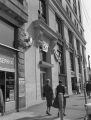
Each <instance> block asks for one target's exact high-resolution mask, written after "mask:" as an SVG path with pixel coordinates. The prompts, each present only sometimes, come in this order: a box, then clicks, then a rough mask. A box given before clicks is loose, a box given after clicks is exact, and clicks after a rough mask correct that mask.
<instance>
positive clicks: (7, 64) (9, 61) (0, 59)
mask: <svg viewBox="0 0 91 120" xmlns="http://www.w3.org/2000/svg"><path fill="white" fill-rule="evenodd" d="M0 67H3V68H10V69H12V68H14V58H13V57H9V56H5V55H0Z"/></svg>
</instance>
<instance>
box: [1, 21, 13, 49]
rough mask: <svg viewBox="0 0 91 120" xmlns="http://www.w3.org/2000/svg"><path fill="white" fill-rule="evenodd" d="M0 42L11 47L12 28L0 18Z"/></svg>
mask: <svg viewBox="0 0 91 120" xmlns="http://www.w3.org/2000/svg"><path fill="white" fill-rule="evenodd" d="M0 28H1V30H0V43H2V44H5V45H8V46H10V47H13V41H14V28H13V27H12V26H10V25H8V24H6V23H5V22H3V21H1V20H0Z"/></svg>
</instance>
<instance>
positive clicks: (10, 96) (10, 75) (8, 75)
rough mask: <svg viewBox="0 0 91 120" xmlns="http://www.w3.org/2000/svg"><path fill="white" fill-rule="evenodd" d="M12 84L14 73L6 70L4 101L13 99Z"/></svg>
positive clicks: (13, 82) (13, 90)
mask: <svg viewBox="0 0 91 120" xmlns="http://www.w3.org/2000/svg"><path fill="white" fill-rule="evenodd" d="M14 84H15V79H14V73H13V72H6V102H8V101H12V100H15V89H14Z"/></svg>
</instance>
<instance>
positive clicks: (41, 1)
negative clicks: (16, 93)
mask: <svg viewBox="0 0 91 120" xmlns="http://www.w3.org/2000/svg"><path fill="white" fill-rule="evenodd" d="M39 14H40V15H41V16H42V17H43V18H44V19H46V1H45V0H39Z"/></svg>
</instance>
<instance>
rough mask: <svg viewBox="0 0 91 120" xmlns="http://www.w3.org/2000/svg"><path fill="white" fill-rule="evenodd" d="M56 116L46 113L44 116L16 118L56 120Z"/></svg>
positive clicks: (21, 119)
mask: <svg viewBox="0 0 91 120" xmlns="http://www.w3.org/2000/svg"><path fill="white" fill-rule="evenodd" d="M56 118H57V117H52V116H47V115H44V116H36V117H24V118H20V119H16V120H54V119H56Z"/></svg>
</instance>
